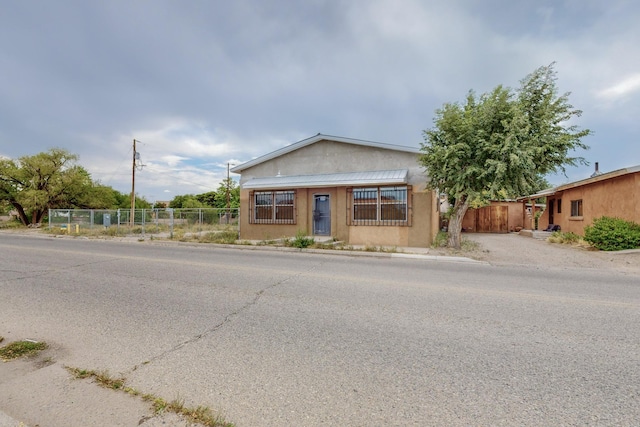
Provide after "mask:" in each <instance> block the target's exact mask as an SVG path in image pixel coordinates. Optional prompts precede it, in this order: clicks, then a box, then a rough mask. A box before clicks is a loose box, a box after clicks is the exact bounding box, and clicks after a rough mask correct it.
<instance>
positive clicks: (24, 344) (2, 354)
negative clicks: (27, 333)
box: [0, 340, 47, 361]
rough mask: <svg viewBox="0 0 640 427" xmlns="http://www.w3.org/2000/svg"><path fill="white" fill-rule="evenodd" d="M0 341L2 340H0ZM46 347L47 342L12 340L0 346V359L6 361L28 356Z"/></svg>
mask: <svg viewBox="0 0 640 427" xmlns="http://www.w3.org/2000/svg"><path fill="white" fill-rule="evenodd" d="M0 341H2V340H0ZM46 348H47V344H45V343H43V342H36V341H14V342H12V343H9V344H7V345H6V346H4V347H2V348H0V359H2V360H4V361H7V360H12V359H17V358H19V357H23V356H29V355H32V354H34V353H37V352H39V351H42V350H44V349H46Z"/></svg>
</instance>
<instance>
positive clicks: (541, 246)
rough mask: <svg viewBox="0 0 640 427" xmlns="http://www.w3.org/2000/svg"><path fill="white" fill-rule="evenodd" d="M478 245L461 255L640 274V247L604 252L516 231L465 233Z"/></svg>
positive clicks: (500, 262)
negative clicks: (541, 238) (528, 235)
mask: <svg viewBox="0 0 640 427" xmlns="http://www.w3.org/2000/svg"><path fill="white" fill-rule="evenodd" d="M463 238H465V239H468V240H470V241H472V242H476V243H477V244H478V247H476V248H475V249H472V250H468V251H463V252H461V253H460V254H459V255H461V256H467V257H469V258H473V259H477V260H481V261H487V262H489V263H491V264H495V265H535V266H554V267H566V268H587V269H598V270H607V269H613V270H618V271H623V272H629V273H640V250H631V251H619V252H604V251H597V250H592V249H587V248H583V247H579V246H571V245H563V244H559V243H548V242H547V241H545V240H538V239H534V238H532V237H526V236H521V235H519V234H516V233H509V234H489V233H465V234H463Z"/></svg>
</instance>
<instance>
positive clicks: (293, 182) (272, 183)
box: [242, 169, 409, 190]
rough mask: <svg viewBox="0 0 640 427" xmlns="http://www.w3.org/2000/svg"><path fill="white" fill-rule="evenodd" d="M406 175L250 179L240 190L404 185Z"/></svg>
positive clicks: (388, 172) (402, 171)
mask: <svg viewBox="0 0 640 427" xmlns="http://www.w3.org/2000/svg"><path fill="white" fill-rule="evenodd" d="M408 174H409V170H408V169H394V170H383V171H367V172H346V173H329V174H317V175H295V176H293V175H292V176H270V177H265V178H253V179H250V180H248V181H247V182H245V183H243V184H242V188H245V189H250V190H255V189H278V188H312V187H344V186H359V185H381V184H388V185H394V184H406V183H407V176H408Z"/></svg>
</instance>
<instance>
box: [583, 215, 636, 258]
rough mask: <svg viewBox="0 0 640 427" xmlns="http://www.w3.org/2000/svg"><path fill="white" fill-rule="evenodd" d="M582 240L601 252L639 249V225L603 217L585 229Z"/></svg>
mask: <svg viewBox="0 0 640 427" xmlns="http://www.w3.org/2000/svg"><path fill="white" fill-rule="evenodd" d="M584 240H586V241H587V242H588V243H590V244H591V245H593V246H595V247H596V248H598V249H600V250H602V251H620V250H623V249H635V248H640V224H636V223H634V222H632V221H625V220H623V219H620V218H610V217H606V216H603V217H601V218H597V219H595V220H594V221H593V225H589V226H587V227H585V229H584Z"/></svg>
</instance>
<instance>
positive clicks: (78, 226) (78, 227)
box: [76, 224, 80, 234]
mask: <svg viewBox="0 0 640 427" xmlns="http://www.w3.org/2000/svg"><path fill="white" fill-rule="evenodd" d="M78 233H80V224H76V234H78Z"/></svg>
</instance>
